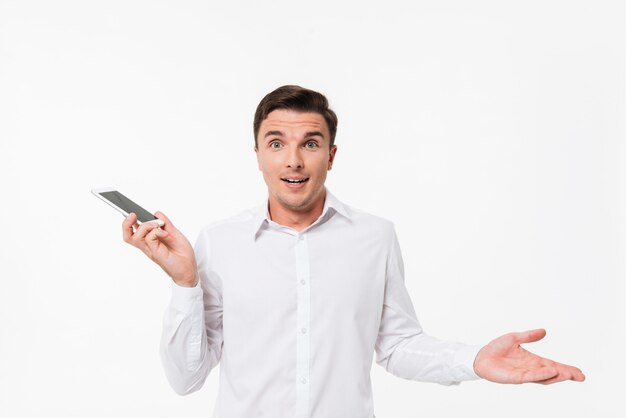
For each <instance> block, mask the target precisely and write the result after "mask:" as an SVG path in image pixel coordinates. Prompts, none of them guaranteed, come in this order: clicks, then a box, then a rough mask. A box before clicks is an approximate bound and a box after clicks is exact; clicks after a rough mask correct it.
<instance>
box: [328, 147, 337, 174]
mask: <svg viewBox="0 0 626 418" xmlns="http://www.w3.org/2000/svg"><path fill="white" fill-rule="evenodd" d="M336 153H337V145H333V147H332V148H331V149H330V153H329V155H328V170H331V169H332V168H333V161H335V154H336Z"/></svg>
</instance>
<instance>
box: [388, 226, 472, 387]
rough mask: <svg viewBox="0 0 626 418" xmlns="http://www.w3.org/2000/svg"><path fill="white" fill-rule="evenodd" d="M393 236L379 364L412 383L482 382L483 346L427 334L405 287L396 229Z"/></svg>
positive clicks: (452, 383) (448, 383)
mask: <svg viewBox="0 0 626 418" xmlns="http://www.w3.org/2000/svg"><path fill="white" fill-rule="evenodd" d="M391 235H392V236H391V247H390V252H389V255H388V258H387V269H386V278H385V295H384V302H383V310H382V318H381V322H380V327H379V331H378V338H377V340H376V362H377V363H378V364H379V365H381V366H382V367H384V368H385V369H386V370H387V371H388V372H389V373H391V374H393V375H395V376H398V377H401V378H404V379H409V380H416V381H422V382H434V383H439V384H442V385H455V384H459V383H460V382H462V381H466V380H474V379H479V376H478V375H476V373H475V372H474V366H473V363H474V359H475V358H476V355H477V354H478V351H479V350H480V348H481V347H480V346H473V345H467V344H463V343H458V342H449V341H443V340H440V339H437V338H434V337H431V336H429V335H427V334H425V333H424V332H423V330H422V327H421V325H420V323H419V321H418V320H417V316H416V315H415V310H414V308H413V303H412V302H411V299H410V297H409V294H408V291H407V289H406V286H405V283H404V265H403V262H402V255H401V253H400V246H399V244H398V239H397V237H396V233H395V230H394V229H393V228H391Z"/></svg>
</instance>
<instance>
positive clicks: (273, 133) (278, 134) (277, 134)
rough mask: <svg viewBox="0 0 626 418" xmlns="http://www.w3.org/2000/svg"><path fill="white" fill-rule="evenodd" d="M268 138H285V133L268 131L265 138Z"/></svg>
mask: <svg viewBox="0 0 626 418" xmlns="http://www.w3.org/2000/svg"><path fill="white" fill-rule="evenodd" d="M268 136H283V133H282V132H281V131H267V132H266V133H265V136H263V138H267V137H268Z"/></svg>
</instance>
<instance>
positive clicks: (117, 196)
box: [98, 190, 157, 222]
mask: <svg viewBox="0 0 626 418" xmlns="http://www.w3.org/2000/svg"><path fill="white" fill-rule="evenodd" d="M98 194H99V195H100V196H102V197H104V198H105V199H106V200H108V201H109V202H111V203H113V204H114V205H115V206H118V207H119V208H120V209H122V210H123V211H124V212H126V213H131V212H133V213H135V214H136V215H137V219H138V220H139V221H140V222H148V221H153V220H155V219H157V218H156V217H155V216H154V215H153V214H151V213H150V212H148V211H147V210H145V209H144V208H142V207H141V206H139V205H138V204H136V203H135V202H133V201H132V200H130V199H129V198H127V197H126V196H124V195H123V194H121V193H120V192H118V191H116V190H115V191H110V192H99V193H98Z"/></svg>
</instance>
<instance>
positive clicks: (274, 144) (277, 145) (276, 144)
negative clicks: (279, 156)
mask: <svg viewBox="0 0 626 418" xmlns="http://www.w3.org/2000/svg"><path fill="white" fill-rule="evenodd" d="M270 148H274V149H278V148H280V142H276V141H274V142H272V143H271V144H270Z"/></svg>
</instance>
